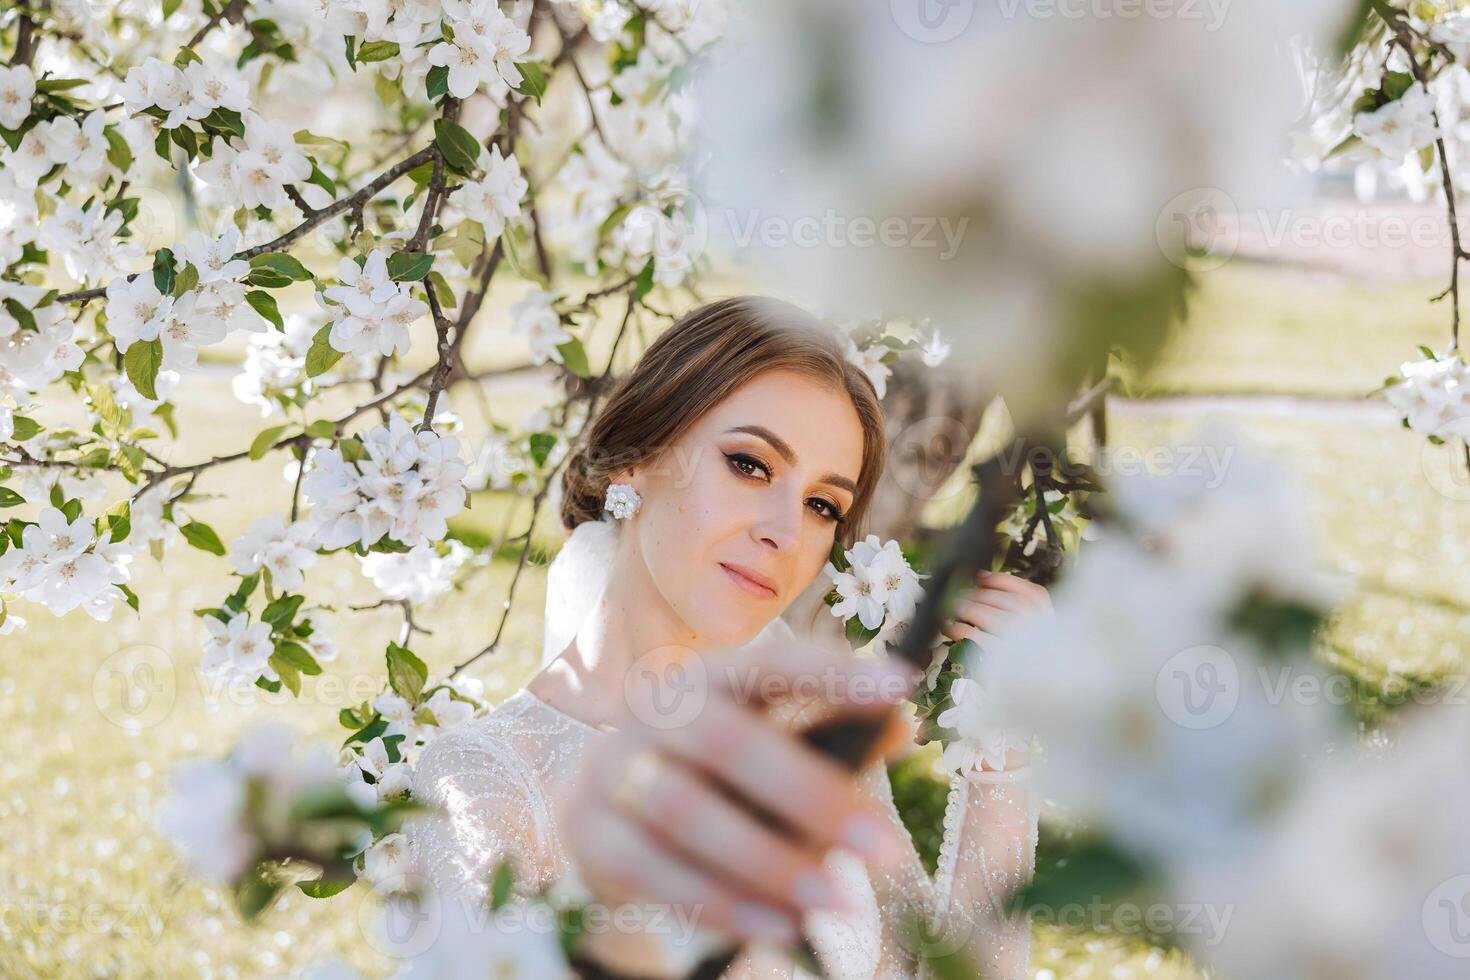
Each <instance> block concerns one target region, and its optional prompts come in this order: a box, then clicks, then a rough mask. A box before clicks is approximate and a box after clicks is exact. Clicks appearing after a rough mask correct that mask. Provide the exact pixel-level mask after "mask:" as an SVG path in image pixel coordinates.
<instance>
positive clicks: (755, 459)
mask: <svg viewBox="0 0 1470 980" xmlns="http://www.w3.org/2000/svg"><path fill="white" fill-rule="evenodd" d="M884 459H885V443H884V433H883V417H882V413H881V409H880V407H879V403H878V399H877V397H876V394H875V392H874V390H873V387H872V385H871V383H870V382H869V381H868V380H867V378H866V377H865V376H864V375H863V373H862V372H861V370H859V369H858V368H857V367H855V366H854V365H852V364H850V363H848V362H847V360H846V359H845V358H844V356H843V353H842V348H841V346H840V342H839V341H838V339H837V337H836V335H835V334H834V333H833V332H832V331H831V330H829V329H828V328H826V327H824V326H823V325H822V324H821V323H820V322H819V321H817V320H815V319H814V318H812V317H811V316H809V315H808V314H805V313H803V312H802V311H800V310H798V309H797V308H795V307H792V306H789V305H787V304H783V303H776V302H774V301H769V300H763V299H756V298H750V297H742V298H735V299H729V300H723V301H720V302H715V303H711V304H709V305H706V306H703V307H701V308H699V309H696V310H694V311H692V312H690V313H688V314H686V315H685V316H684V317H683V318H681V319H680V320H679V321H678V322H677V323H676V324H674V325H673V326H672V327H671V328H670V329H669V330H668V331H667V332H665V333H664V334H663V335H662V336H660V337H659V338H658V339H657V340H656V341H655V342H654V343H653V344H652V345H651V346H650V347H649V348H648V350H647V352H646V353H645V355H644V356H643V358H642V359H641V361H640V362H639V363H638V365H637V367H636V368H635V369H634V370H633V371H632V372H631V373H630V374H629V375H628V376H627V377H626V378H624V379H622V381H621V382H620V383H619V384H618V386H617V387H616V389H615V390H614V392H613V393H612V395H611V397H610V399H609V401H608V403H607V405H606V407H605V408H604V409H603V410H602V412H601V414H599V415H598V416H597V418H596V419H595V421H594V422H593V423H592V426H591V429H590V431H589V433H588V438H587V439H586V446H585V447H584V448H582V449H581V450H580V451H579V452H578V453H577V454H576V455H575V456H574V458H573V459H572V460H570V461H569V466H568V469H567V471H566V474H565V476H564V478H563V499H562V506H561V514H562V520H563V523H564V524H565V525H566V526H567V527H568V528H571V529H572V533H571V536H570V538H569V540H568V542H567V544H566V545H565V546H564V548H563V549H562V551H561V552H560V553H559V554H558V556H557V558H556V560H555V561H554V562H553V563H552V567H551V569H550V572H549V574H548V594H547V622H546V642H545V652H544V658H543V659H544V660H545V661H546V664H545V666H544V667H543V669H542V670H541V672H540V673H538V674H537V675H536V676H535V677H533V678H532V679H531V681H530V682H529V683H528V684H527V685H526V686H525V687H524V688H522V689H521V690H520V691H518V692H517V693H515V694H514V695H512V696H511V697H510V698H508V699H506V700H505V701H503V702H502V703H501V704H499V705H498V706H497V707H496V708H494V709H493V710H492V711H491V712H489V714H488V715H486V716H485V717H484V718H482V719H479V720H477V721H475V722H472V723H470V724H468V725H465V726H461V727H460V728H457V729H454V730H451V731H448V732H446V733H445V734H443V735H441V736H440V737H439V738H438V739H436V740H435V741H433V742H431V743H430V745H429V746H428V747H427V748H426V749H425V750H424V752H423V755H422V756H421V758H420V760H419V763H418V765H417V766H416V771H415V774H414V787H413V795H414V797H415V798H416V799H418V800H420V801H422V802H425V803H428V804H430V805H431V806H433V807H435V808H436V809H437V811H438V812H437V814H436V816H434V817H433V818H425V819H421V820H416V821H415V822H414V825H413V827H412V828H411V830H410V840H411V846H412V848H413V852H414V857H415V859H416V861H417V863H418V865H419V867H420V868H421V869H422V870H423V871H424V872H425V873H426V874H427V875H428V877H429V879H430V881H431V883H432V885H433V886H434V888H435V890H436V892H437V893H438V894H439V895H440V896H441V897H443V896H454V897H456V898H458V899H459V900H460V901H473V902H476V903H478V902H480V901H482V900H483V898H484V896H485V894H486V890H487V886H488V882H489V878H490V873H491V871H492V870H493V868H494V867H495V865H496V863H497V862H498V861H499V859H500V858H501V857H505V858H508V859H509V860H510V861H511V863H512V865H513V867H514V870H515V882H516V888H517V890H518V891H523V892H525V893H527V894H529V893H532V892H535V891H538V890H540V889H542V888H545V887H547V886H550V885H551V884H553V883H556V882H561V883H563V884H565V883H566V882H573V883H575V884H574V885H572V886H571V887H574V888H575V889H576V890H577V892H578V893H579V894H580V895H581V896H582V897H583V898H584V899H586V898H590V899H591V900H593V901H595V902H597V903H599V904H600V905H601V906H602V907H605V908H611V909H618V910H628V909H633V910H636V909H639V908H643V909H655V908H660V907H661V908H663V909H664V910H666V911H667V910H669V909H671V908H672V909H673V910H676V911H679V910H682V911H684V912H687V913H689V915H690V916H691V917H692V918H693V919H694V920H695V923H694V924H695V926H697V928H695V929H693V930H692V933H693V934H692V935H687V936H682V937H680V938H679V939H678V940H671V939H670V938H669V933H670V932H673V931H677V930H676V929H675V928H674V927H673V926H672V925H671V923H672V922H674V921H675V920H674V919H656V918H654V917H652V916H650V917H648V918H647V919H645V920H642V921H644V922H646V923H647V927H646V928H645V927H632V928H612V929H606V930H601V931H594V930H591V929H589V930H588V940H587V948H588V949H589V950H590V951H591V955H592V956H593V957H594V958H595V959H597V960H599V961H601V962H603V963H604V964H606V965H607V966H609V967H610V968H612V969H614V970H616V971H617V972H619V973H622V974H624V975H633V976H670V975H672V976H681V975H682V974H683V971H684V970H686V969H687V968H688V967H689V966H690V965H691V964H692V963H693V962H696V961H697V960H698V958H699V957H700V956H701V955H705V954H707V953H708V952H709V950H710V948H711V947H710V945H709V942H710V940H711V937H717V938H724V937H731V936H733V937H736V939H737V941H741V942H744V943H746V945H745V946H744V949H743V951H742V953H741V954H740V956H739V957H738V958H737V959H736V960H735V961H734V963H733V964H732V965H731V967H730V969H729V970H728V971H727V972H726V974H725V975H726V976H740V977H755V976H771V977H778V976H779V977H792V976H805V975H806V974H805V972H804V971H801V970H800V968H799V967H794V966H793V965H792V958H791V955H790V950H791V948H792V944H793V943H795V942H796V941H797V934H798V929H799V930H801V932H802V934H804V935H806V936H807V937H808V938H809V939H810V941H811V945H812V947H813V949H814V950H815V952H816V954H817V957H818V959H819V960H820V961H821V966H822V968H823V969H824V970H825V971H826V973H827V975H828V976H831V977H834V978H842V980H846V978H858V977H862V978H868V977H882V978H890V977H903V978H908V977H917V976H922V975H926V971H925V970H924V968H923V967H922V966H921V965H920V964H919V963H918V962H917V959H918V958H917V957H916V955H915V953H914V944H913V942H912V940H911V939H910V938H909V937H910V936H911V933H910V932H909V931H908V930H907V928H906V927H907V924H908V923H910V922H912V921H913V919H914V917H915V916H922V917H923V918H924V919H925V920H926V921H927V923H928V924H929V926H930V928H931V929H938V930H940V931H941V932H942V934H943V937H944V942H947V943H949V944H950V946H949V947H948V948H954V947H959V948H960V949H961V951H962V952H963V953H965V954H966V955H967V956H968V957H969V959H970V961H971V962H972V963H974V964H976V965H977V966H978V967H979V968H980V969H982V970H983V973H984V976H985V977H986V978H988V980H1002V978H1020V977H1024V976H1025V975H1026V962H1027V955H1028V949H1029V929H1028V925H1027V923H1026V922H1025V920H1024V919H1019V920H1018V919H1016V918H1014V917H1008V916H1007V915H1005V914H1004V911H1003V902H1004V897H1005V895H1006V894H1007V893H1008V892H1009V891H1010V890H1011V889H1013V888H1015V887H1016V886H1017V885H1019V884H1021V883H1023V882H1024V881H1025V880H1026V879H1027V877H1028V876H1029V875H1030V874H1031V872H1032V868H1033V862H1034V856H1035V846H1036V806H1035V801H1034V799H1033V794H1032V793H1031V791H1030V786H1029V780H1028V768H1027V766H1026V760H1025V758H1024V756H1023V755H1022V754H1021V753H1019V752H1018V751H1016V750H1011V751H1009V752H1008V753H1007V754H1006V757H1005V765H1004V766H1003V767H1002V768H999V769H992V768H990V767H989V766H988V765H987V764H985V763H983V762H977V763H976V765H975V767H972V768H967V769H966V771H964V772H952V773H951V774H950V783H951V787H950V796H949V803H948V807H947V810H946V815H945V820H944V839H943V843H942V847H941V851H940V859H939V867H938V870H937V873H936V875H935V876H934V878H933V879H932V880H931V878H930V876H929V875H928V873H927V872H926V871H925V869H924V867H923V865H922V863H921V862H920V859H919V857H918V854H917V851H916V850H915V847H914V844H913V841H912V839H911V838H910V836H909V834H908V833H907V831H906V830H905V829H904V825H903V823H902V821H901V820H900V818H899V815H898V812H897V809H896V808H895V806H894V802H893V794H892V791H891V789H890V787H889V782H888V775H887V770H886V768H885V765H884V761H883V759H882V758H879V759H876V760H874V761H872V762H870V763H869V764H868V765H867V766H866V767H865V768H864V769H863V770H862V771H861V772H860V773H859V774H858V775H857V776H856V777H854V776H852V775H851V774H849V773H847V772H846V771H845V770H843V769H842V768H841V767H840V766H838V765H837V764H836V763H834V762H832V761H831V760H829V759H827V758H826V757H824V756H821V755H819V754H817V753H816V752H815V751H814V750H812V749H810V748H809V747H807V746H806V745H805V744H804V743H803V742H801V741H800V739H799V737H797V735H795V734H794V732H796V731H799V730H800V728H802V727H805V725H807V724H810V722H811V720H813V719H814V718H818V717H821V718H830V717H833V716H835V715H841V716H856V715H859V714H862V713H864V712H869V713H871V712H884V711H889V710H890V709H891V707H892V705H893V704H895V703H897V702H900V701H902V700H903V698H904V697H906V696H907V694H908V693H909V692H910V691H911V689H912V687H913V686H914V685H915V684H916V683H917V680H918V679H917V677H916V676H913V673H914V672H913V671H912V670H911V669H909V668H906V667H905V666H903V665H900V664H898V663H897V662H896V661H872V660H868V661H859V660H857V659H856V658H854V657H852V656H851V654H847V653H843V654H841V655H839V654H838V653H837V652H835V651H828V650H825V649H822V648H820V647H818V646H816V645H815V644H813V643H807V642H802V641H800V640H798V639H797V636H796V634H795V633H794V631H793V630H792V629H791V628H790V627H789V626H788V624H787V623H786V621H785V620H784V619H783V618H782V615H781V614H782V612H783V611H784V610H785V609H786V608H787V606H788V604H789V603H791V601H792V600H793V599H794V598H795V597H796V596H797V595H798V594H800V593H801V592H802V591H803V590H804V589H805V588H806V587H807V586H808V585H809V584H810V583H811V582H812V581H813V580H814V579H815V578H816V577H817V575H818V574H820V573H821V570H822V567H823V564H824V563H825V562H826V561H827V558H828V555H829V553H830V552H831V550H832V547H833V544H834V541H836V542H841V543H842V544H843V545H844V546H849V545H851V544H852V542H853V541H854V540H855V539H856V538H857V537H858V536H859V527H860V526H861V523H862V520H863V516H864V513H865V511H866V509H867V507H868V504H869V502H870V500H871V499H872V496H873V493H874V490H875V488H876V486H877V483H878V481H879V478H880V476H881V474H882V470H883V466H884ZM980 582H982V583H983V585H980V586H979V587H978V588H976V589H975V590H972V591H970V592H969V593H968V594H967V595H966V596H965V597H964V598H962V599H961V600H960V601H959V602H958V604H957V616H958V618H957V619H956V620H955V621H954V622H952V623H950V624H949V625H947V626H946V627H945V630H944V632H945V634H946V635H947V636H949V637H951V638H962V637H975V638H979V639H981V640H982V641H983V639H984V637H985V636H986V635H993V634H994V632H995V631H996V629H997V628H998V627H999V628H1001V629H1003V628H1004V621H1005V617H1006V616H1007V615H1010V614H1012V613H1015V612H1018V611H1022V610H1024V609H1026V608H1029V607H1035V606H1038V605H1045V604H1046V603H1047V601H1048V600H1047V598H1046V592H1045V590H1044V589H1042V588H1041V587H1039V586H1035V585H1032V584H1031V583H1029V582H1025V581H1023V580H1020V579H1017V578H1014V577H1012V576H1008V575H997V574H982V578H981V580H980ZM650 670H656V671H663V672H664V673H662V674H658V675H656V676H662V677H666V678H667V677H675V678H678V679H679V683H680V684H682V686H681V687H678V688H677V689H676V690H675V691H674V693H675V694H676V695H687V696H685V697H683V698H682V700H681V699H679V698H676V699H675V701H674V702H668V701H667V699H659V698H657V697H656V696H655V697H654V698H653V699H649V698H647V697H644V696H643V695H642V694H640V691H639V685H640V684H642V680H641V678H642V677H644V676H645V675H649V671H650ZM803 681H808V682H813V683H809V684H807V686H806V687H805V688H803V689H802V690H803V691H804V692H805V693H804V694H798V693H797V689H798V688H800V687H801V685H802V682H803ZM813 684H815V686H816V687H817V688H819V690H816V691H813V690H812V688H813ZM756 688H759V690H760V694H759V695H758V696H757V695H754V694H752V692H753V691H754V690H755V689H756ZM772 691H777V692H787V693H789V694H790V697H787V698H781V697H775V698H772V697H770V694H771V692H772ZM863 692H867V693H866V696H864V693H863ZM657 693H658V692H655V695H656V694H657ZM663 693H664V694H668V693H669V691H668V690H667V689H666V690H664V691H663ZM670 704H672V707H670ZM898 727H902V726H898ZM906 738H907V736H906V734H905V733H903V732H898V733H897V737H896V738H890V739H887V740H886V742H885V745H886V749H887V750H888V751H890V752H891V750H893V749H895V748H897V747H899V746H901V745H902V743H903V742H904V741H906ZM731 791H733V792H731ZM752 805H754V806H756V807H759V808H761V809H763V810H764V811H765V815H764V818H763V817H762V816H758V815H757V814H756V813H754V812H753V811H752V809H751V806H752ZM770 817H774V818H776V822H773V821H771V820H770V819H769V818H770ZM777 827H781V829H780V830H777V829H775V828H777ZM640 903H641V904H640ZM614 919H615V921H625V920H617V919H616V917H614ZM660 924H661V925H660ZM793 971H795V972H793Z"/></svg>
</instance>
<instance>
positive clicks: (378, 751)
mask: <svg viewBox="0 0 1470 980" xmlns="http://www.w3.org/2000/svg"><path fill="white" fill-rule="evenodd" d="M356 761H357V765H358V768H360V769H361V770H362V771H363V772H364V773H366V774H367V775H369V776H372V777H373V780H374V782H373V788H374V789H375V790H376V791H377V794H378V799H379V800H388V799H392V798H393V797H395V796H400V795H402V794H404V793H406V792H408V791H409V790H411V789H412V788H413V769H412V768H411V767H410V766H409V764H408V763H406V762H402V761H399V762H393V761H391V760H390V757H389V754H388V746H387V745H386V744H385V743H384V742H383V737H382V736H381V735H379V736H378V737H377V738H374V739H373V740H372V741H371V742H368V743H367V744H366V745H364V746H362V751H361V753H360V754H359V755H358V756H357V759H356Z"/></svg>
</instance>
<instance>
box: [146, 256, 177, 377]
mask: <svg viewBox="0 0 1470 980" xmlns="http://www.w3.org/2000/svg"><path fill="white" fill-rule="evenodd" d="M174 275H175V273H174V253H173V249H170V248H161V249H159V250H158V251H157V252H156V253H154V256H153V285H154V286H156V287H157V288H158V291H159V292H160V293H162V294H163V295H165V296H169V295H171V294H172V293H173V291H174ZM148 397H150V398H151V397H153V396H152V395H149V396H148Z"/></svg>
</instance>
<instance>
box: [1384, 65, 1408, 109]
mask: <svg viewBox="0 0 1470 980" xmlns="http://www.w3.org/2000/svg"><path fill="white" fill-rule="evenodd" d="M1413 86H1414V76H1413V75H1412V74H1410V73H1409V72H1406V71H1391V72H1387V73H1385V74H1384V76H1383V85H1382V86H1381V87H1382V89H1383V94H1384V95H1386V96H1387V97H1388V101H1390V102H1392V101H1394V100H1395V99H1401V98H1403V97H1404V93H1405V92H1407V91H1408V90H1409V89H1410V88H1412V87H1413Z"/></svg>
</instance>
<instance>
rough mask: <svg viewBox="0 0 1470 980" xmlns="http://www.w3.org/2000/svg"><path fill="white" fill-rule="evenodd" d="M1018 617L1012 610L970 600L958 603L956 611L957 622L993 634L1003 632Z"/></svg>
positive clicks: (962, 600)
mask: <svg viewBox="0 0 1470 980" xmlns="http://www.w3.org/2000/svg"><path fill="white" fill-rule="evenodd" d="M1016 616H1017V614H1016V613H1014V612H1011V611H1010V610H1007V609H999V608H997V607H995V606H990V605H986V604H985V603H981V602H971V601H970V600H968V599H961V600H960V601H959V602H957V603H956V604H955V611H954V618H955V621H956V622H960V623H968V624H969V625H971V626H975V627H978V628H979V629H982V630H989V631H990V632H992V633H999V632H1002V631H1003V629H1004V627H1005V624H1006V623H1009V622H1014V621H1015V619H1016Z"/></svg>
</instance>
